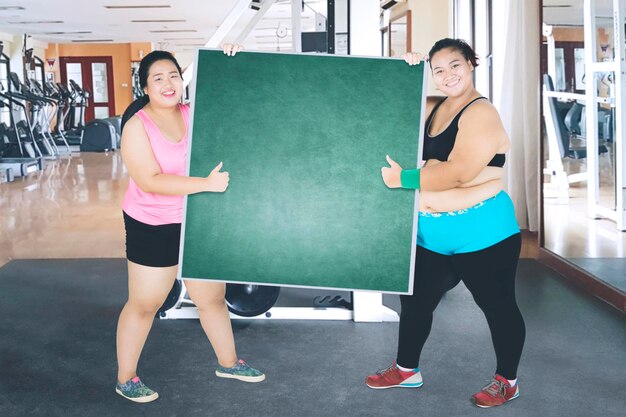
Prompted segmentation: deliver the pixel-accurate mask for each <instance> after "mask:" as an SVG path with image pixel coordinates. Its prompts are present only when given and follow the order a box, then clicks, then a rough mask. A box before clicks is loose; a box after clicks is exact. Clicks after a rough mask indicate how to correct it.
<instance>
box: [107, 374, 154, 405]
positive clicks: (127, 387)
mask: <svg viewBox="0 0 626 417" xmlns="http://www.w3.org/2000/svg"><path fill="white" fill-rule="evenodd" d="M115 392H117V393H118V394H120V395H121V396H122V397H124V398H126V399H128V400H131V401H134V402H136V403H149V402H150V401H154V400H156V399H157V398H159V394H158V393H157V392H155V391H152V390H151V389H150V388H148V387H146V386H145V385H144V384H143V382H141V379H139V377H138V376H136V377H134V378H133V379H129V380H128V381H126V382H125V383H123V384H120V383H119V382H118V383H117V385H116V386H115Z"/></svg>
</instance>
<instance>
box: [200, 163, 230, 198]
mask: <svg viewBox="0 0 626 417" xmlns="http://www.w3.org/2000/svg"><path fill="white" fill-rule="evenodd" d="M222 165H223V164H222V163H221V162H220V163H219V164H217V166H216V167H215V168H213V171H211V173H210V174H209V176H208V177H206V180H207V187H206V190H205V191H211V192H214V193H223V192H224V191H226V188H228V181H229V180H230V178H229V175H228V172H226V171H224V172H220V169H222Z"/></svg>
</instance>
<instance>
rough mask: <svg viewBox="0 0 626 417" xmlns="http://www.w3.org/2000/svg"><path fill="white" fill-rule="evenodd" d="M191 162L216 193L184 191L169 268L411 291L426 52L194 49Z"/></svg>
mask: <svg viewBox="0 0 626 417" xmlns="http://www.w3.org/2000/svg"><path fill="white" fill-rule="evenodd" d="M195 65H196V67H195V68H194V70H195V71H194V85H192V136H191V145H190V146H191V148H190V153H189V164H188V170H189V175H191V176H206V175H208V173H209V172H210V170H211V168H213V167H214V166H215V165H216V164H217V163H219V162H220V161H223V162H224V167H223V170H224V171H228V172H229V173H230V185H229V187H228V189H227V190H226V192H225V193H200V194H195V195H191V196H189V197H187V198H186V202H185V216H184V221H183V235H182V238H181V259H180V268H179V277H182V278H185V279H186V278H191V279H194V278H195V279H210V280H218V281H226V282H239V283H257V284H268V285H281V286H298V287H316V288H338V289H348V290H373V291H383V292H391V293H408V292H410V290H411V288H412V285H411V284H412V279H413V262H414V252H415V249H414V247H415V236H416V216H415V214H416V203H417V200H416V198H417V197H416V193H415V192H414V191H409V190H389V189H388V188H387V187H385V185H384V183H383V181H382V177H381V173H380V169H381V167H382V166H384V165H386V161H385V155H387V154H389V155H391V156H392V157H393V158H394V159H395V160H396V161H397V162H399V163H400V164H401V165H402V166H403V167H413V168H414V167H416V165H417V161H418V156H419V155H418V149H419V146H418V144H419V143H420V137H421V135H422V129H421V128H422V126H423V122H422V118H423V107H424V97H423V94H425V88H424V85H425V84H424V66H423V64H420V65H417V66H409V65H407V64H406V63H405V62H404V61H402V60H398V59H383V58H358V57H339V56H332V55H303V54H282V53H281V54H278V53H276V54H275V53H261V52H256V53H255V52H241V53H238V54H237V55H236V56H234V57H228V56H225V55H224V54H223V53H222V52H221V51H216V50H199V51H198V56H197V59H196V61H195Z"/></svg>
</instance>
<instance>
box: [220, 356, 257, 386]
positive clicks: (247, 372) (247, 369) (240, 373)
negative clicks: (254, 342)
mask: <svg viewBox="0 0 626 417" xmlns="http://www.w3.org/2000/svg"><path fill="white" fill-rule="evenodd" d="M215 375H217V376H219V377H220V378H234V379H238V380H240V381H244V382H261V381H263V380H264V379H265V374H264V373H263V372H261V371H259V370H257V369H254V368H253V367H251V366H250V365H248V364H247V363H246V362H245V361H244V360H243V359H239V360H238V361H237V363H236V364H235V366H233V367H232V368H224V367H223V366H220V365H218V367H217V369H216V370H215Z"/></svg>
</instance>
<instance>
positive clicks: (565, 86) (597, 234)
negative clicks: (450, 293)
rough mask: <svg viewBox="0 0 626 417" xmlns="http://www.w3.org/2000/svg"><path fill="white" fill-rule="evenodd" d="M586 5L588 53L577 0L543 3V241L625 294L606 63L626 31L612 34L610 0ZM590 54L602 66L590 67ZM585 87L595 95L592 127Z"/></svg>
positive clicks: (625, 244) (617, 162)
mask: <svg viewBox="0 0 626 417" xmlns="http://www.w3.org/2000/svg"><path fill="white" fill-rule="evenodd" d="M591 3H592V4H594V9H593V10H594V12H595V19H590V18H589V17H588V19H586V20H587V21H588V22H589V23H588V27H587V30H588V31H589V33H594V34H595V38H596V40H595V43H596V45H595V47H594V48H593V51H591V53H589V54H588V55H587V56H586V55H585V52H586V51H585V24H586V23H585V16H584V7H583V0H568V1H563V0H544V1H543V19H544V22H543V23H544V28H543V44H542V55H541V56H542V60H541V63H542V69H541V70H542V81H543V90H544V92H543V96H544V98H543V115H542V116H543V121H544V127H545V129H544V136H543V141H544V147H543V149H544V155H543V162H544V163H543V167H544V170H543V193H544V194H543V195H544V198H543V216H544V218H543V228H544V229H543V236H544V247H545V248H546V249H548V250H550V251H552V252H554V253H555V254H557V255H559V256H561V257H563V258H565V259H567V260H568V261H570V262H572V263H574V264H575V265H578V266H579V267H581V268H583V269H585V270H587V271H588V272H590V273H591V274H593V275H595V276H596V277H597V278H599V279H601V280H603V281H604V282H606V283H608V284H610V285H611V286H613V287H615V288H618V289H619V290H621V291H622V292H624V293H626V259H625V252H626V250H625V248H626V233H625V232H624V231H622V230H623V229H624V228H625V227H624V221H623V218H624V217H623V216H624V211H623V207H624V189H623V186H624V183H625V181H624V180H625V179H624V178H623V177H624V169H623V168H622V167H623V166H624V157H623V156H621V159H618V156H620V154H623V152H621V147H622V146H623V141H624V139H623V138H622V137H619V135H618V134H616V131H617V129H618V124H620V126H621V124H626V120H624V117H623V116H620V115H621V114H622V113H623V112H622V109H621V108H616V99H615V98H616V81H618V82H621V80H616V79H615V74H616V73H617V74H619V72H616V70H614V69H613V67H611V65H616V64H615V52H614V48H615V45H616V44H618V43H619V44H623V42H624V35H625V34H624V33H618V34H617V35H616V34H615V33H614V28H613V15H614V14H613V2H612V1H610V0H592V1H591ZM622 27H623V25H622ZM616 38H617V39H616ZM591 60H593V62H597V63H607V64H606V65H607V66H605V67H602V68H601V71H599V70H597V69H596V70H591V69H590V68H591V65H590V64H591V63H590V62H589V61H591ZM596 68H597V67H596ZM622 78H624V77H623V76H622ZM587 88H593V89H594V90H595V92H596V95H597V100H596V103H594V104H592V105H593V106H594V107H593V108H592V109H589V110H590V111H593V110H595V112H596V113H595V114H596V123H595V128H594V129H589V126H588V123H587V120H588V119H589V117H590V116H589V114H588V113H590V112H588V111H587V110H588V109H587V106H588V105H589V103H588V101H589V98H588V95H587V94H586V91H587ZM625 104H626V103H625ZM618 117H619V120H617V118H618ZM620 131H621V130H620ZM590 143H592V144H593V145H590ZM592 147H593V148H594V149H592ZM592 152H593V154H591V153H592ZM594 200H595V201H594ZM620 229H622V230H620Z"/></svg>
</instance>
